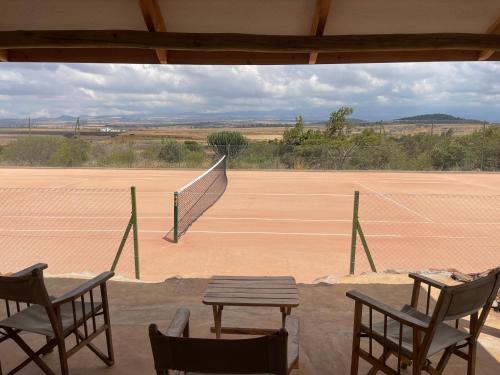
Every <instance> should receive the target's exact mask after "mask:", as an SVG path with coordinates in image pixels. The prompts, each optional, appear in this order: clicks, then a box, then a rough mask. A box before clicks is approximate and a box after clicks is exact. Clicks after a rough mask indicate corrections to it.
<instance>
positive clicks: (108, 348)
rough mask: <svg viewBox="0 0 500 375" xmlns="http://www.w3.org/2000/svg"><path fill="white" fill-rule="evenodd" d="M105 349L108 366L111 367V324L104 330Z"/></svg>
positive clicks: (112, 354)
mask: <svg viewBox="0 0 500 375" xmlns="http://www.w3.org/2000/svg"><path fill="white" fill-rule="evenodd" d="M106 348H107V350H108V358H109V362H108V363H107V365H108V366H113V364H114V363H115V352H114V351H113V338H112V335H111V324H109V323H108V328H107V329H106Z"/></svg>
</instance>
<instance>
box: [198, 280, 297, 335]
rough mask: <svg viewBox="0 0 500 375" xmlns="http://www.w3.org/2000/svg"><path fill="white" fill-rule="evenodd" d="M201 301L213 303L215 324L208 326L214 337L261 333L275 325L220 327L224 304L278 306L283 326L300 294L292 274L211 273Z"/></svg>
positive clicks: (268, 331)
mask: <svg viewBox="0 0 500 375" xmlns="http://www.w3.org/2000/svg"><path fill="white" fill-rule="evenodd" d="M203 303H204V304H205V305H211V306H212V309H213V313H214V323H215V327H211V330H212V332H215V334H216V337H217V338H220V336H221V333H237V334H248V335H263V334H267V333H270V332H275V331H276V329H274V330H272V329H262V328H237V327H222V310H223V309H224V306H267V307H279V308H280V311H281V323H282V327H284V326H285V319H286V316H287V315H289V314H290V312H291V311H292V307H297V306H298V305H299V295H298V291H297V284H296V283H295V279H294V278H293V277H291V276H277V277H272V276H213V277H212V278H211V279H210V281H209V283H208V287H207V290H206V292H205V296H204V297H203Z"/></svg>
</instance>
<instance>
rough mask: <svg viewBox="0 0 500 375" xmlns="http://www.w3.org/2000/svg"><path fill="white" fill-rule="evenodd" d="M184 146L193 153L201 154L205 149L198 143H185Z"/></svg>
mask: <svg viewBox="0 0 500 375" xmlns="http://www.w3.org/2000/svg"><path fill="white" fill-rule="evenodd" d="M184 146H185V147H186V149H187V150H189V151H192V152H201V151H203V147H202V146H201V145H200V144H199V143H198V142H196V141H184Z"/></svg>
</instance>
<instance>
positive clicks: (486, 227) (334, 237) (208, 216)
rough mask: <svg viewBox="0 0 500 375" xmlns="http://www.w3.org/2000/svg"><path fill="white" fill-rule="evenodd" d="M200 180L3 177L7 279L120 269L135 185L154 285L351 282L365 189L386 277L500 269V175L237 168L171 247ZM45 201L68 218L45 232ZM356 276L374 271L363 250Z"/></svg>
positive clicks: (143, 249)
mask: <svg viewBox="0 0 500 375" xmlns="http://www.w3.org/2000/svg"><path fill="white" fill-rule="evenodd" d="M200 173H201V172H200V171H195V170H193V171H191V170H190V171H187V170H105V169H0V181H2V182H1V188H22V189H18V190H16V189H10V190H8V189H7V190H8V194H7V193H5V191H6V190H5V189H4V191H3V195H4V196H3V197H0V201H2V200H3V203H2V205H3V206H5V205H8V206H9V207H10V211H9V213H8V215H7V216H8V217H7V218H2V221H3V222H2V224H1V225H0V238H1V240H2V244H0V248H1V249H2V265H1V266H0V272H12V271H16V270H17V269H19V268H21V267H24V266H26V265H30V264H32V263H35V262H45V263H48V264H49V269H48V273H49V274H68V273H85V272H89V273H97V272H100V271H103V270H106V269H109V267H110V265H111V262H112V260H113V257H114V255H115V253H116V250H117V248H118V244H119V242H120V238H121V235H122V234H123V231H124V229H125V226H126V224H127V221H128V218H129V216H128V215H129V213H130V210H129V205H128V202H129V201H128V197H129V193H128V189H129V188H130V186H136V188H137V208H138V227H139V251H140V269H141V279H143V280H151V281H157V280H164V279H166V278H169V277H173V276H182V277H204V278H205V277H209V276H211V275H214V274H233V275H293V276H295V278H296V279H297V281H299V282H312V281H314V280H316V279H318V278H321V277H324V276H327V275H332V276H334V277H336V276H341V275H345V274H347V273H348V272H349V257H350V251H351V229H352V214H353V192H354V191H355V190H359V191H360V192H361V198H360V221H361V224H362V226H363V230H364V232H365V235H366V237H367V241H368V245H369V247H370V250H371V252H372V255H373V258H374V260H375V264H376V265H377V267H378V269H379V270H383V269H390V268H393V269H406V270H414V269H422V268H451V267H454V268H458V269H461V270H463V271H482V270H484V269H486V268H490V267H493V266H496V265H498V264H500V255H499V254H500V251H499V246H500V245H498V244H499V243H500V235H499V233H500V206H499V203H500V198H499V197H500V174H479V173H468V174H458V173H399V172H393V173H392V172H305V171H304V172H298V171H234V170H230V171H228V179H229V184H228V188H227V190H226V192H225V194H224V195H223V196H222V198H221V199H220V200H219V201H218V202H217V203H216V204H215V205H214V206H213V207H212V208H210V209H209V210H208V211H207V212H206V213H205V214H204V215H203V216H202V217H200V218H199V219H198V220H197V221H196V222H195V223H194V224H193V225H192V226H191V228H190V229H189V230H188V231H187V233H186V234H185V235H183V236H182V237H181V239H180V241H179V243H178V244H174V243H171V242H168V241H166V240H165V239H164V236H165V234H166V233H167V232H168V231H169V230H170V229H171V226H172V215H173V202H172V195H173V191H175V190H176V189H177V188H179V187H180V186H183V185H184V184H186V183H187V182H189V181H190V180H192V179H193V178H195V177H196V176H197V175H199V174H200ZM44 189H45V190H44ZM58 189H59V190H58ZM72 190H74V191H78V192H81V191H83V192H86V193H85V194H86V195H83V196H84V198H78V199H75V198H67V199H66V198H63V197H61V198H60V199H59V198H57V197H56V198H54V197H53V196H52V198H50V199H52V200H53V201H54V202H51V203H50V204H48V203H47V202H46V200H47V199H49V198H44V195H43V194H42V195H39V196H37V195H33V194H32V193H33V191H35V192H38V191H42V192H43V191H45V192H48V193H47V194H49V195H50V194H52V193H53V192H54V191H64V192H69V193H68V194H69V195H71V191H72ZM477 196H480V197H479V198H478V197H477ZM45 197H47V196H46V195H45ZM80 197H81V196H80ZM443 197H444V198H443ZM443 199H444V200H443ZM423 200H424V201H423ZM422 202H424V203H422ZM35 203H36V204H38V206H37V207H39V205H40V204H41V205H42V206H43V204H45V205H47V204H48V206H49V207H53V206H56V207H57V210H56V211H54V212H52V211H50V212H49V211H47V213H46V217H45V219H43V218H42V219H41V218H37V220H38V221H37V222H35V223H34V222H33V220H32V219H33V218H31V217H30V212H29V210H28V209H22V207H26V205H28V206H29V207H31V206H36V204H35ZM16 207H17V208H19V209H17V208H16ZM89 207H90V208H89ZM16 209H17V211H16ZM21 210H24V211H25V212H18V211H21ZM43 210H44V209H42V211H43ZM0 211H1V209H0ZM38 211H40V209H38ZM363 215H364V216H363ZM82 217H83V219H82ZM485 218H486V220H485ZM40 220H41V222H40ZM131 242H132V241H131V239H129V241H128V245H127V246H126V248H125V250H124V253H123V254H122V258H121V260H120V263H119V266H118V268H117V273H118V274H121V275H123V276H126V277H133V270H134V265H133V254H132V247H131V245H130V244H131ZM358 243H359V241H358ZM356 267H357V268H356V272H361V271H366V270H368V265H367V262H366V257H365V255H364V253H363V249H362V247H359V246H358V249H357V260H356Z"/></svg>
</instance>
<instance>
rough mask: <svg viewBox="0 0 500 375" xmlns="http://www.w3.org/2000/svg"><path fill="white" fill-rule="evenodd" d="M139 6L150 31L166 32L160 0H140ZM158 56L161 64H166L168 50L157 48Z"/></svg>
mask: <svg viewBox="0 0 500 375" xmlns="http://www.w3.org/2000/svg"><path fill="white" fill-rule="evenodd" d="M139 6H140V8H141V12H142V16H143V18H144V22H146V26H147V27H148V30H149V31H150V32H166V31H167V27H166V26H165V19H164V18H163V15H162V13H161V8H160V5H159V4H158V0H139ZM156 56H157V57H158V61H159V62H160V64H166V63H167V62H168V60H167V51H166V50H164V49H157V50H156Z"/></svg>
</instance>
